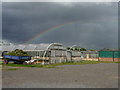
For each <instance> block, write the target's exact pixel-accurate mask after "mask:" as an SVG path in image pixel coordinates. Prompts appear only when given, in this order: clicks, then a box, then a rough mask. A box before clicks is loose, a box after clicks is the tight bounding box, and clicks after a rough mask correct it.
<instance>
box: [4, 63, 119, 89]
mask: <svg viewBox="0 0 120 90" xmlns="http://www.w3.org/2000/svg"><path fill="white" fill-rule="evenodd" d="M59 67H61V68H48V69H45V68H21V69H19V70H8V71H3V73H2V75H3V78H2V79H3V88H117V87H118V64H115V63H108V64H104V63H102V64H87V65H64V66H59Z"/></svg>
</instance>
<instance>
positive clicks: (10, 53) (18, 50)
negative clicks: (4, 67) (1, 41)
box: [7, 49, 29, 56]
mask: <svg viewBox="0 0 120 90" xmlns="http://www.w3.org/2000/svg"><path fill="white" fill-rule="evenodd" d="M7 55H12V56H29V55H28V54H27V53H26V52H24V51H23V50H20V49H16V50H14V51H11V52H9V53H7Z"/></svg>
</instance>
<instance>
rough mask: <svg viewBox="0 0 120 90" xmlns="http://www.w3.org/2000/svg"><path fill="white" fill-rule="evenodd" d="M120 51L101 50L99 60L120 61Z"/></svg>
mask: <svg viewBox="0 0 120 90" xmlns="http://www.w3.org/2000/svg"><path fill="white" fill-rule="evenodd" d="M119 59H120V51H99V61H113V62H114V61H119Z"/></svg>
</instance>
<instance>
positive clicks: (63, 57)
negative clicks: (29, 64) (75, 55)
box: [1, 43, 71, 63]
mask: <svg viewBox="0 0 120 90" xmlns="http://www.w3.org/2000/svg"><path fill="white" fill-rule="evenodd" d="M15 49H21V50H23V51H25V52H27V53H28V54H29V55H30V56H32V59H42V60H44V61H46V62H49V63H60V62H66V61H71V52H70V51H67V50H66V48H65V47H64V46H63V45H62V44H59V43H51V44H19V45H4V46H2V50H1V52H3V51H8V52H10V51H14V50H15Z"/></svg>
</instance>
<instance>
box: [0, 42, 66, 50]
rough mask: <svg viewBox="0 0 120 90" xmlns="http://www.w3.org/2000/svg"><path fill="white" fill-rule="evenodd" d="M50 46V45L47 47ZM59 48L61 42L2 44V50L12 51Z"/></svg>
mask: <svg viewBox="0 0 120 90" xmlns="http://www.w3.org/2000/svg"><path fill="white" fill-rule="evenodd" d="M49 46H50V47H49ZM48 47H49V48H50V49H51V48H56V47H58V48H61V49H65V48H64V47H62V44H58V43H52V44H19V45H4V46H2V51H13V50H15V49H21V50H24V51H38V50H46V49H47V48H48Z"/></svg>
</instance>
